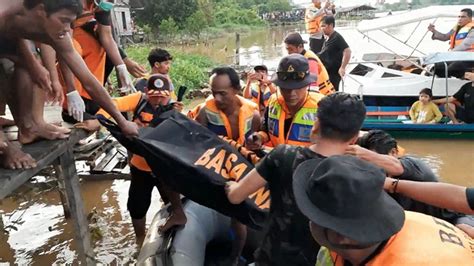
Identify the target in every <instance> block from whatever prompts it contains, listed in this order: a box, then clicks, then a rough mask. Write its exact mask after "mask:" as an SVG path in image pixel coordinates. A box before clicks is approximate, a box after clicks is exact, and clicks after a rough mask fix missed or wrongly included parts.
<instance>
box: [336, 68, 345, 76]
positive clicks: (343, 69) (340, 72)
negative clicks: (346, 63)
mask: <svg viewBox="0 0 474 266" xmlns="http://www.w3.org/2000/svg"><path fill="white" fill-rule="evenodd" d="M338 73H339V76H341V78H344V76H345V75H346V69H345V68H344V67H341V68H339V71H338Z"/></svg>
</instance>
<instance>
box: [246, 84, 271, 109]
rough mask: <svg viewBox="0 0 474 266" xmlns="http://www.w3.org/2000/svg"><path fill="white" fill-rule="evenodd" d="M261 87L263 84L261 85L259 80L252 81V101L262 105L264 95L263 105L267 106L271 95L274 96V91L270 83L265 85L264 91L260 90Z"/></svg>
mask: <svg viewBox="0 0 474 266" xmlns="http://www.w3.org/2000/svg"><path fill="white" fill-rule="evenodd" d="M260 88H262V86H260V83H259V82H252V83H251V84H250V95H251V96H252V102H254V103H256V104H257V105H258V106H260V101H261V100H260V97H263V106H264V107H267V106H268V100H269V99H270V96H272V91H271V89H270V86H268V85H263V92H262V91H261V90H260Z"/></svg>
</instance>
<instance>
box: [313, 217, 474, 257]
mask: <svg viewBox="0 0 474 266" xmlns="http://www.w3.org/2000/svg"><path fill="white" fill-rule="evenodd" d="M318 257H319V255H318ZM331 259H332V262H330V263H329V264H326V265H335V266H343V265H344V260H343V258H342V257H341V256H338V255H337V253H335V252H331ZM473 261H474V240H473V239H472V238H470V237H469V236H467V235H466V234H465V233H464V232H462V231H461V230H460V229H458V228H457V227H456V226H454V225H452V224H450V223H448V222H446V221H443V220H440V219H438V218H435V217H432V216H429V215H425V214H422V213H417V212H410V211H405V224H404V225H403V227H402V229H401V230H400V232H398V233H397V234H395V235H394V236H392V237H391V238H390V239H389V240H388V242H387V244H386V245H385V247H384V248H383V249H382V251H381V252H380V253H379V254H378V255H376V256H375V257H374V258H373V259H372V260H370V261H369V262H368V263H366V264H365V265H369V266H382V265H404V266H411V265H413V266H415V265H472V262H473Z"/></svg>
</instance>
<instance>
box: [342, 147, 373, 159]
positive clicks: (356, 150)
mask: <svg viewBox="0 0 474 266" xmlns="http://www.w3.org/2000/svg"><path fill="white" fill-rule="evenodd" d="M367 152H369V150H367V149H366V148H362V147H361V146H359V145H349V146H348V147H347V148H346V152H345V154H349V155H353V156H356V157H358V158H361V157H362V156H363V155H364V154H366V153H367Z"/></svg>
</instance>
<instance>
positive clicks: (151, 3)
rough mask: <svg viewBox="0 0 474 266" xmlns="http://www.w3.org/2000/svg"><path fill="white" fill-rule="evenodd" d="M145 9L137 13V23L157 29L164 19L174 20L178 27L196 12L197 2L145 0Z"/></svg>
mask: <svg viewBox="0 0 474 266" xmlns="http://www.w3.org/2000/svg"><path fill="white" fill-rule="evenodd" d="M143 2H144V9H143V10H141V11H138V12H137V22H138V23H139V24H148V25H150V26H152V27H154V28H157V27H158V26H159V25H160V24H161V22H162V21H163V20H164V19H167V18H168V17H171V18H173V20H174V21H175V22H176V24H177V25H178V26H182V25H184V23H185V21H186V18H187V17H189V16H191V15H192V14H193V13H194V12H196V10H197V8H198V5H197V1H196V0H159V1H157V0H143Z"/></svg>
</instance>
